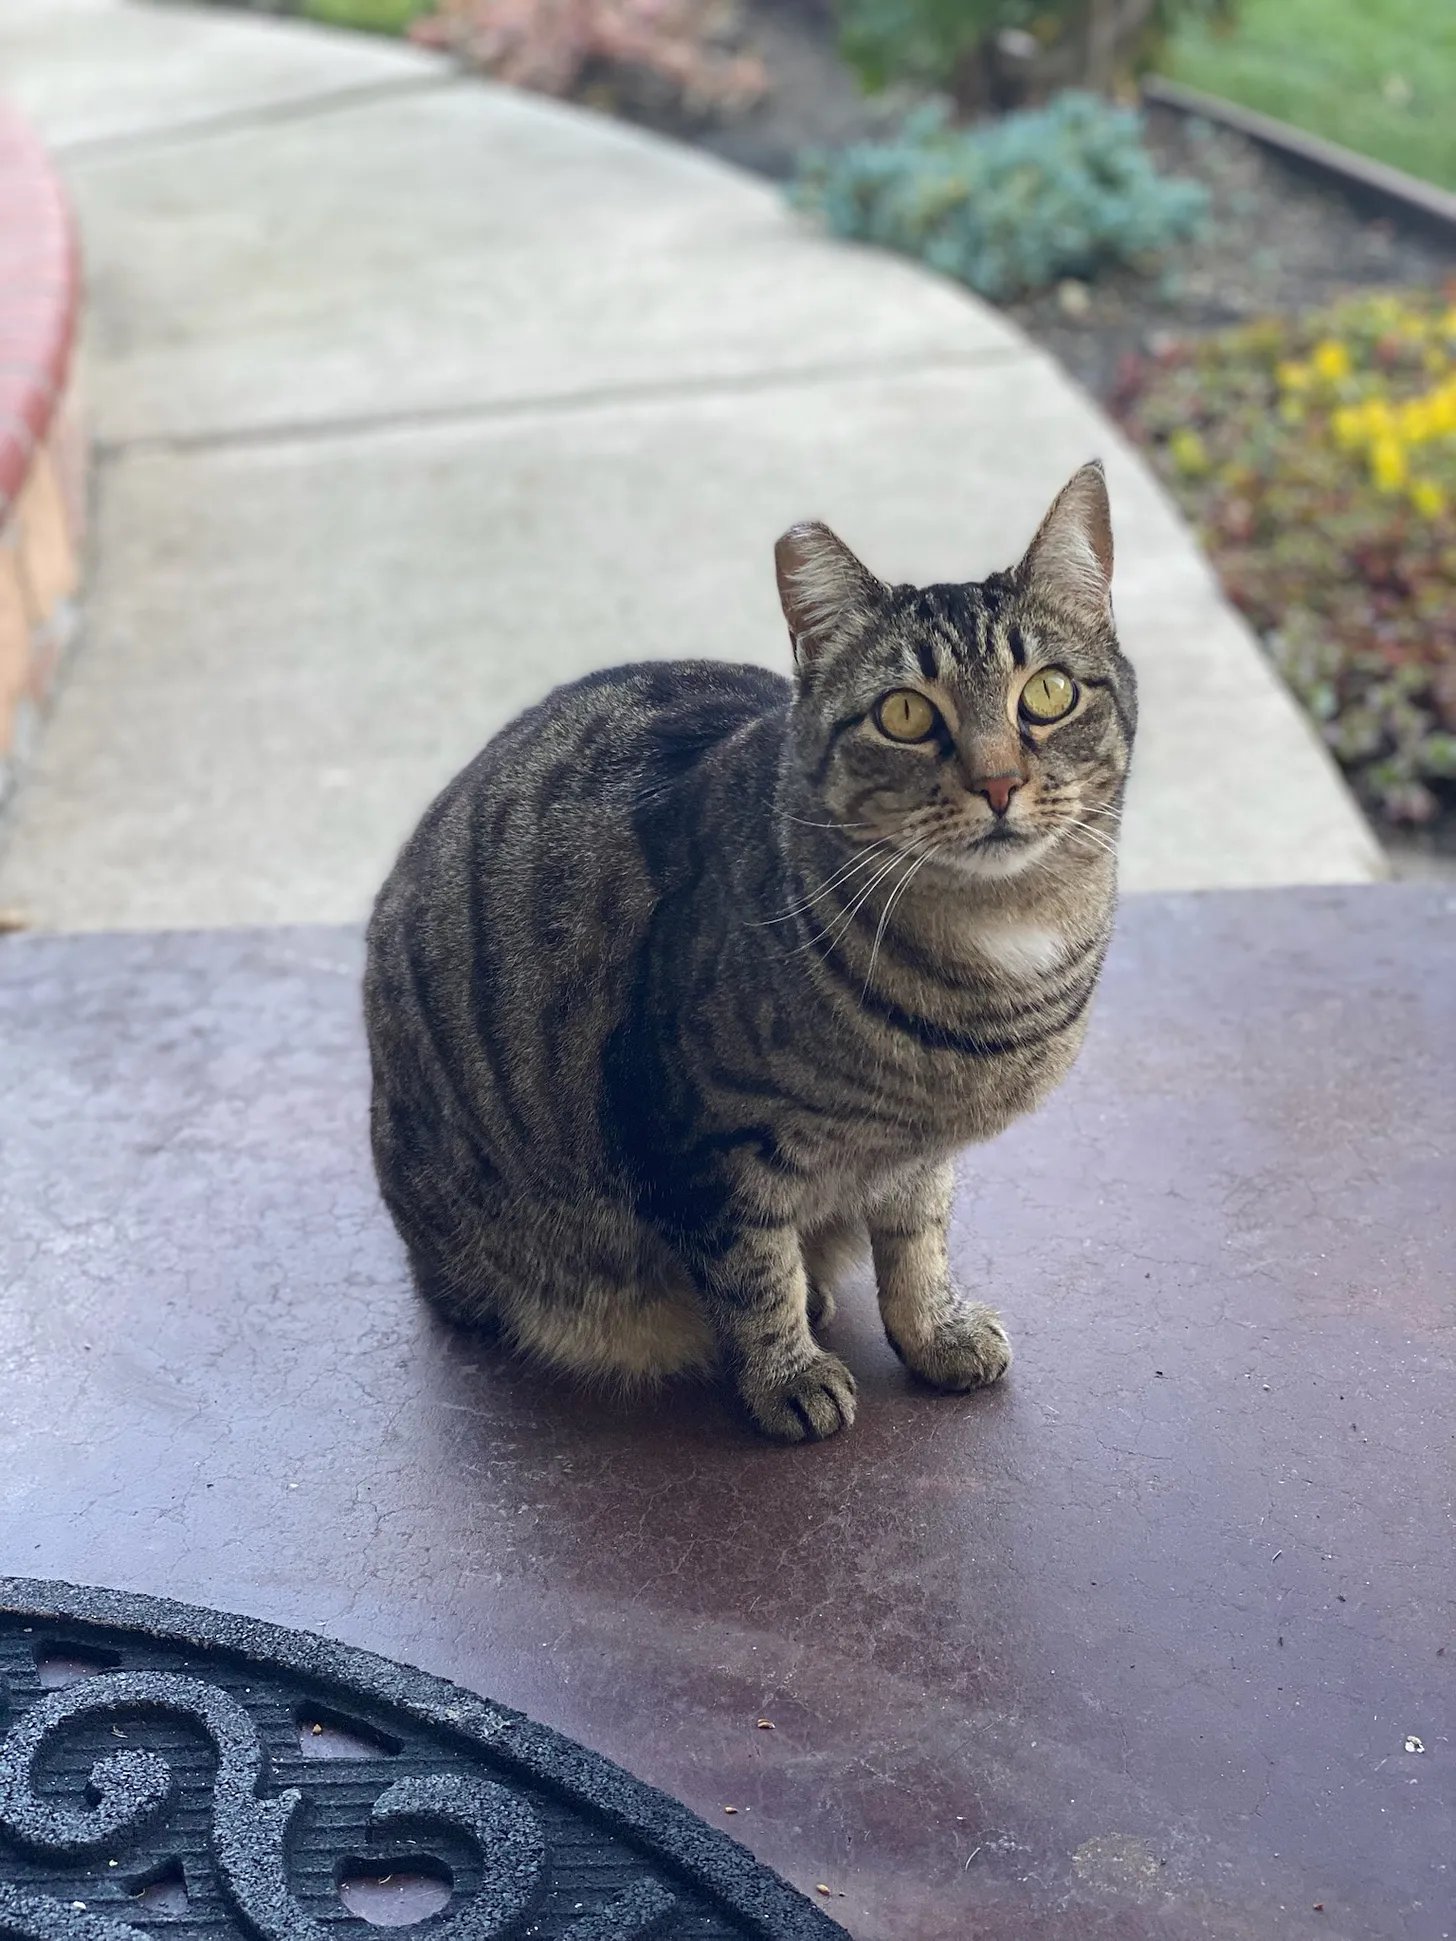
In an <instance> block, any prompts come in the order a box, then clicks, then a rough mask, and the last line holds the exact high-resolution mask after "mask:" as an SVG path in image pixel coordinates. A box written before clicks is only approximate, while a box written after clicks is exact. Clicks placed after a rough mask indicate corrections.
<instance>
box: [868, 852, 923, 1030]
mask: <svg viewBox="0 0 1456 1941" xmlns="http://www.w3.org/2000/svg"><path fill="white" fill-rule="evenodd" d="M939 849H940V844H939V843H937V844H935V846H934V847H933V848H931V849H927V850H926V851H925V853H924V855H923V856H918V857H917V858H916V859H915V861H914V862H913V863H912V864H911V866H910V868H909V869H908V870H907V871H906V872H905V874H904V875H903V876H902V877H901V878H900V880H899V882H898V883H897V884H896V885H895V887H894V889H893V890H891V892H890V895H889V899H888V901H887V902H886V904H885V907H884V909H883V911H881V913H880V922H879V928H878V929H877V930H876V931H875V941H874V943H873V945H872V946H871V949H870V967H869V969H868V970H867V971H866V972H865V981H864V989H863V990H862V991H861V992H860V994H859V995H860V1002H861V1003H863V1002H864V1000H865V999H866V998H867V997H868V996H869V994H870V980H871V979H872V978H873V977H874V974H875V959H876V958H877V957H878V956H879V954H880V939H881V938H882V937H883V936H884V934H885V926H886V925H887V924H888V923H889V921H890V912H891V911H892V910H893V909H894V907H895V905H896V904H897V903H898V902H899V900H900V898H901V897H902V896H903V895H904V893H905V891H906V890H907V889H908V888H909V886H910V884H911V883H913V882H914V880H915V873H916V871H917V870H919V869H923V868H924V866H925V865H926V863H928V862H929V861H930V859H931V857H932V856H934V855H936V854H937V853H938V851H939Z"/></svg>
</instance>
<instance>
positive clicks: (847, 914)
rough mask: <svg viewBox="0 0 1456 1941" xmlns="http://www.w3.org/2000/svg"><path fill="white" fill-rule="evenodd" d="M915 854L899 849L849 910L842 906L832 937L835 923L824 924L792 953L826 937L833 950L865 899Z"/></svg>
mask: <svg viewBox="0 0 1456 1941" xmlns="http://www.w3.org/2000/svg"><path fill="white" fill-rule="evenodd" d="M914 854H915V852H914V851H913V850H905V849H897V850H896V851H895V853H894V855H893V856H892V857H891V858H890V860H889V862H888V863H886V864H885V866H884V868H883V869H880V870H877V871H876V872H875V874H874V875H873V876H872V877H871V878H870V880H869V882H868V883H867V884H866V885H865V887H864V888H863V889H862V890H860V891H859V893H858V895H857V896H856V897H855V898H854V901H853V902H852V903H851V904H850V906H849V908H848V910H844V909H843V908H842V907H841V911H840V915H842V916H843V918H844V921H843V922H842V923H841V924H840V925H839V927H838V929H836V930H835V931H834V934H833V936H832V937H831V936H830V935H829V932H830V930H831V928H832V927H833V924H832V922H831V923H829V924H826V925H825V926H824V928H823V929H822V930H821V931H820V932H819V934H818V936H817V937H811V938H810V939H809V941H808V943H805V944H800V945H799V946H798V949H797V950H796V951H794V952H791V953H790V954H791V955H795V956H796V955H797V954H798V951H800V950H810V949H812V948H814V946H816V945H818V944H822V943H824V942H825V940H826V939H828V947H829V949H830V950H833V948H834V947H835V945H836V944H837V943H838V942H839V940H840V938H841V937H842V936H844V934H845V932H846V931H847V930H848V929H849V926H850V925H851V924H852V923H853V922H854V920H855V918H856V916H858V914H859V912H860V910H861V909H862V908H863V906H864V903H865V900H866V899H867V898H868V897H870V896H872V895H873V894H874V891H875V890H876V888H877V887H878V886H879V885H880V884H881V883H883V882H884V880H885V878H886V877H887V876H888V875H889V874H890V871H891V870H892V869H893V868H894V867H895V865H896V863H902V862H910V861H911V860H912V859H913V857H914Z"/></svg>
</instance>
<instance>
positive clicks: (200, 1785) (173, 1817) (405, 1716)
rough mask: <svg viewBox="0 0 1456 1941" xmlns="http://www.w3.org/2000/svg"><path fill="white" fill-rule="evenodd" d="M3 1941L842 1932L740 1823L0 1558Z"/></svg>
mask: <svg viewBox="0 0 1456 1941" xmlns="http://www.w3.org/2000/svg"><path fill="white" fill-rule="evenodd" d="M0 1733H3V1737H0V1941H158V1937H160V1936H165V1937H167V1941H224V1937H227V1936H231V1935H239V1936H246V1937H248V1941H364V1937H366V1936H369V1935H370V1934H371V1932H372V1931H373V1930H374V1929H377V1928H379V1927H384V1926H387V1927H393V1928H395V1929H400V1928H405V1927H408V1928H409V1929H410V1932H411V1935H412V1936H413V1935H417V1936H418V1937H419V1941H426V1937H428V1941H436V1938H437V1937H438V1941H537V1938H538V1937H539V1941H727V1937H739V1936H756V1937H760V1941H764V1938H766V1941H831V1938H832V1937H836V1936H837V1937H839V1938H840V1941H844V1930H843V1929H842V1928H841V1927H839V1926H838V1925H837V1924H836V1923H835V1922H833V1921H831V1920H830V1919H829V1918H828V1916H827V1915H826V1914H825V1913H824V1911H823V1910H822V1909H821V1908H819V1907H816V1906H815V1905H813V1903H811V1902H810V1901H807V1900H805V1899H804V1898H803V1896H802V1895H800V1894H798V1893H796V1892H795V1891H794V1890H793V1889H792V1888H791V1887H789V1886H788V1885H786V1883H785V1882H783V1881H782V1880H780V1879H779V1878H778V1876H777V1875H776V1874H772V1873H770V1872H769V1871H768V1870H767V1868H765V1867H761V1866H760V1865H759V1864H758V1862H757V1861H756V1860H754V1859H753V1857H752V1856H751V1855H750V1854H748V1853H746V1852H745V1851H744V1849H743V1848H742V1847H740V1846H738V1845H737V1843H736V1842H735V1841H733V1840H730V1839H728V1838H727V1836H726V1835H725V1834H722V1833H719V1832H718V1831H717V1830H716V1829H714V1828H712V1827H710V1826H708V1825H706V1824H705V1823H704V1822H703V1821H702V1820H699V1819H698V1818H696V1817H695V1815H693V1814H692V1813H690V1812H688V1810H687V1809H686V1807H683V1806H679V1805H677V1804H676V1803H675V1802H674V1801H672V1800H670V1799H668V1798H666V1796H665V1795H663V1794H662V1793H659V1792H656V1791H654V1790H653V1789H652V1788H651V1787H649V1786H644V1785H642V1784H641V1783H640V1782H639V1781H637V1780H635V1779H632V1778H630V1777H629V1776H628V1775H627V1774H626V1773H624V1772H622V1771H621V1770H620V1769H619V1768H617V1767H616V1766H613V1765H611V1764H610V1763H609V1762H608V1761H607V1760H605V1759H601V1758H598V1757H597V1756H596V1754H594V1753H591V1752H588V1751H586V1750H585V1749H584V1748H583V1747H581V1746H578V1745H573V1744H572V1743H571V1741H570V1740H568V1739H563V1738H562V1737H560V1735H559V1734H557V1733H555V1732H551V1731H548V1730H547V1729H546V1728H545V1727H543V1726H539V1725H535V1724H533V1723H532V1722H531V1721H530V1720H529V1719H525V1718H522V1717H521V1716H520V1714H519V1713H513V1712H508V1711H506V1710H504V1709H503V1708H501V1707H500V1706H496V1705H492V1704H490V1703H488V1702H487V1701H485V1700H483V1699H479V1698H476V1697H474V1696H473V1695H472V1694H471V1693H469V1692H465V1691H462V1690H460V1689H459V1688H458V1687H456V1686H453V1685H447V1684H446V1683H444V1681H443V1680H441V1679H438V1678H430V1677H427V1676H426V1675H425V1674H424V1673H422V1672H418V1671H413V1670H410V1669H408V1668H407V1667H406V1666H403V1665H395V1664H390V1663H388V1662H387V1661H386V1660H384V1659H382V1658H376V1657H373V1656H372V1655H371V1654H369V1653H368V1652H363V1651H352V1650H348V1649H346V1648H345V1647H343V1646H340V1645H335V1644H330V1643H328V1642H326V1641H325V1640H324V1639H322V1638H316V1637H311V1636H309V1635H307V1634H306V1633H303V1632H297V1631H280V1630H278V1629H276V1628H275V1627H273V1626H271V1625H266V1624H257V1623H254V1622H253V1621H252V1620H251V1619H249V1618H237V1617H224V1616H221V1615H219V1614H217V1613H214V1612H210V1611H198V1610H192V1609H189V1608H188V1607H186V1606H185V1605H180V1604H170V1603H164V1602H161V1601H159V1600H158V1599H155V1598H149V1597H133V1596H129V1595H126V1594H124V1593H121V1592H117V1591H104V1590H78V1589H73V1588H71V1587H69V1586H66V1585H60V1584H44V1583H34V1582H30V1581H28V1580H26V1579H23V1578H0Z"/></svg>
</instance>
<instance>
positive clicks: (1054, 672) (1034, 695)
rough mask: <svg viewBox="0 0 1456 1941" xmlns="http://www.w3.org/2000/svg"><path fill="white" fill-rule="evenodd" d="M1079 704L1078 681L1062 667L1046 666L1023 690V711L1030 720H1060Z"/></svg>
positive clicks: (1034, 675)
mask: <svg viewBox="0 0 1456 1941" xmlns="http://www.w3.org/2000/svg"><path fill="white" fill-rule="evenodd" d="M1076 705H1077V683H1076V682H1075V681H1074V680H1073V679H1072V677H1071V675H1070V674H1064V673H1063V672H1062V670H1061V668H1060V667H1044V668H1042V670H1041V672H1040V673H1039V674H1033V675H1032V677H1031V679H1030V680H1029V681H1028V682H1027V684H1026V686H1025V687H1024V688H1023V689H1022V690H1021V712H1022V713H1023V714H1024V715H1025V717H1026V719H1027V720H1028V721H1060V720H1061V718H1062V716H1063V715H1064V714H1070V713H1071V712H1072V709H1073V708H1074V707H1076Z"/></svg>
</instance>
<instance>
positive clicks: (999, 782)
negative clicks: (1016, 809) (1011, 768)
mask: <svg viewBox="0 0 1456 1941" xmlns="http://www.w3.org/2000/svg"><path fill="white" fill-rule="evenodd" d="M971 787H972V788H973V789H974V790H975V791H976V793H977V795H984V796H985V798H986V800H987V801H988V802H989V803H990V804H991V807H992V808H993V809H994V810H995V812H996V814H997V815H1005V813H1006V811H1007V810H1008V809H1009V808H1010V807H1011V798H1012V796H1013V795H1014V794H1015V793H1016V791H1017V789H1019V788H1020V787H1021V777H1020V776H1019V775H981V776H978V777H977V778H976V780H975V781H974V782H972V783H971Z"/></svg>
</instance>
